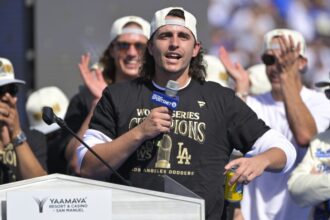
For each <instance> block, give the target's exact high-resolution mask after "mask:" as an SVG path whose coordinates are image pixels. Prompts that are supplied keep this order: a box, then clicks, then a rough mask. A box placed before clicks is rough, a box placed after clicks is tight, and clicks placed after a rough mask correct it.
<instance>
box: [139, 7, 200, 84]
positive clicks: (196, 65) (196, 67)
mask: <svg viewBox="0 0 330 220" xmlns="http://www.w3.org/2000/svg"><path fill="white" fill-rule="evenodd" d="M168 15H170V16H175V17H179V18H182V19H185V17H184V13H183V11H182V10H180V9H173V10H171V11H170V12H169V13H168ZM154 35H155V34H153V35H152V36H151V37H150V39H149V41H148V44H151V42H152V39H153V37H154ZM203 55H204V49H203V48H202V46H201V48H200V50H199V52H198V54H197V56H196V57H193V58H192V59H191V60H190V65H189V76H190V77H191V78H193V79H196V80H197V81H199V82H201V83H203V82H205V77H206V70H205V66H204V64H203ZM140 74H141V77H142V78H143V79H144V80H151V79H153V77H154V75H155V59H154V58H153V56H151V54H150V53H149V51H148V50H146V52H145V53H144V57H143V65H142V67H141V70H140Z"/></svg>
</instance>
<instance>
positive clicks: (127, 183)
mask: <svg viewBox="0 0 330 220" xmlns="http://www.w3.org/2000/svg"><path fill="white" fill-rule="evenodd" d="M54 119H55V122H56V123H57V124H58V125H59V126H60V127H61V128H64V129H65V130H67V131H68V132H69V133H70V134H71V135H72V136H73V137H75V138H76V139H77V140H78V141H79V142H80V143H82V144H83V145H84V146H85V147H86V148H87V149H88V150H89V151H90V152H91V153H92V154H93V155H94V156H95V157H96V158H97V159H98V160H99V161H101V162H102V163H103V165H104V166H106V167H107V168H108V169H109V170H110V171H111V172H112V173H113V174H115V175H116V176H117V177H118V178H119V179H120V180H121V181H122V182H123V183H124V184H126V185H127V186H133V185H132V183H131V182H129V181H128V180H126V179H125V178H124V177H122V175H120V174H119V173H118V172H117V171H116V170H115V169H114V168H113V167H112V166H110V165H109V164H108V163H107V162H106V161H105V160H103V159H102V157H100V156H99V155H98V154H97V153H96V152H95V151H94V150H93V149H92V148H91V147H90V146H88V145H87V144H86V143H85V142H84V141H83V140H82V139H81V138H80V137H79V136H78V135H77V134H76V133H74V132H73V131H72V130H71V128H69V126H68V125H67V124H66V123H65V121H64V120H63V119H61V118H59V117H57V116H56V115H55V114H54Z"/></svg>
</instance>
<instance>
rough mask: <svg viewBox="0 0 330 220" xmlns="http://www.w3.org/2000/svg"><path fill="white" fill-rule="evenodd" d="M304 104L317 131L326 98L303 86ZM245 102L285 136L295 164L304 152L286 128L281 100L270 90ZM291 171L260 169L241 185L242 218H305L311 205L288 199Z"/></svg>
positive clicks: (326, 110)
mask: <svg viewBox="0 0 330 220" xmlns="http://www.w3.org/2000/svg"><path fill="white" fill-rule="evenodd" d="M300 95H301V97H302V99H303V101H304V103H305V104H306V106H307V108H308V109H309V110H310V112H311V113H312V115H313V117H314V120H315V121H316V125H317V129H318V132H322V131H324V130H325V129H327V128H328V126H329V122H330V101H329V100H328V99H327V98H326V97H325V95H324V94H323V93H319V92H316V91H314V90H310V89H307V88H305V87H304V88H303V89H302V91H301V93H300ZM246 103H247V104H248V105H249V106H250V107H251V108H252V109H253V110H254V111H255V112H256V113H257V115H258V117H259V118H261V119H263V120H264V121H265V123H266V124H267V125H268V126H270V127H271V128H273V129H275V130H277V131H279V132H280V133H282V134H283V135H284V136H285V137H286V138H288V139H289V140H290V141H291V143H292V144H293V145H294V146H295V148H296V150H297V160H296V164H297V163H299V162H300V161H301V160H302V158H303V157H304V155H305V153H306V149H303V148H301V147H299V146H298V145H297V143H296V141H295V140H294V137H293V134H292V132H291V130H290V127H289V124H288V121H287V118H286V114H285V109H284V103H283V102H277V101H275V100H274V99H273V98H272V95H271V94H270V93H265V94H262V95H259V96H256V97H248V98H247V101H246ZM290 173H291V172H286V173H271V172H264V173H263V174H262V175H261V176H260V177H258V178H256V179H255V180H254V181H252V182H251V183H250V184H249V185H247V186H245V188H244V198H243V200H242V202H241V208H242V212H243V216H244V218H245V220H249V219H251V220H256V219H262V220H263V219H266V220H269V219H274V220H282V219H283V220H288V219H299V220H304V219H308V216H309V212H310V209H311V207H305V208H301V207H299V206H298V205H297V204H295V203H294V201H293V200H292V198H291V196H290V194H289V192H288V188H287V182H288V178H289V176H290Z"/></svg>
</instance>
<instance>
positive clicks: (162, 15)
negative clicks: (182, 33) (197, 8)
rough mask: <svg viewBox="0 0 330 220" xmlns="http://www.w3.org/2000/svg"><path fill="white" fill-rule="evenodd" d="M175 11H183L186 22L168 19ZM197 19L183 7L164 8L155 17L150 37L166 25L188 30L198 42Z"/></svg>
mask: <svg viewBox="0 0 330 220" xmlns="http://www.w3.org/2000/svg"><path fill="white" fill-rule="evenodd" d="M174 9H178V10H181V11H182V12H183V14H184V20H182V19H166V16H167V15H168V13H169V12H170V11H172V10H174ZM196 24H197V21H196V18H195V16H194V15H193V14H191V13H190V12H188V11H186V10H184V9H183V8H182V7H169V8H164V9H161V10H159V11H156V13H155V15H154V17H153V18H152V21H151V32H150V36H151V35H153V34H154V33H155V32H156V31H157V29H158V28H160V27H162V26H164V25H180V26H184V27H186V28H188V29H189V30H190V31H191V33H192V34H193V35H194V37H195V40H197V31H196Z"/></svg>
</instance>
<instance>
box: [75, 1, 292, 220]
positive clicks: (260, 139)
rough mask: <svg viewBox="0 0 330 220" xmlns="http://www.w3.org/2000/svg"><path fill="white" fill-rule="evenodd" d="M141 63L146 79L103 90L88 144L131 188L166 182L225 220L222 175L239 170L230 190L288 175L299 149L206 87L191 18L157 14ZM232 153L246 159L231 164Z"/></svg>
mask: <svg viewBox="0 0 330 220" xmlns="http://www.w3.org/2000/svg"><path fill="white" fill-rule="evenodd" d="M144 59H145V60H144V65H143V67H142V70H141V78H138V79H136V80H133V81H131V82H125V83H117V84H114V85H110V86H109V87H108V88H106V89H105V91H104V92H103V96H102V98H101V100H100V101H99V103H98V104H97V106H96V108H95V111H94V115H93V117H92V120H91V123H90V126H89V129H88V130H87V131H86V133H85V136H84V140H85V142H86V143H87V144H88V145H90V146H92V147H93V149H94V150H95V151H96V152H97V153H98V154H99V155H100V156H101V157H102V158H103V159H104V160H105V161H106V162H107V163H108V164H110V165H111V166H113V167H114V168H115V169H117V170H118V172H119V173H120V174H121V175H122V176H123V177H124V178H126V179H128V180H130V181H131V182H132V183H133V185H134V186H142V187H145V188H148V184H152V179H153V178H154V177H156V176H158V175H163V174H166V175H168V176H170V177H172V178H173V179H174V180H176V181H177V182H179V183H180V184H182V185H183V186H185V187H187V188H188V189H190V190H191V191H192V192H194V193H196V194H197V195H199V196H200V197H202V198H203V199H204V200H205V202H206V208H205V210H206V213H205V216H206V219H209V220H210V219H220V218H221V215H222V210H223V206H224V197H223V182H224V172H225V171H227V170H229V169H230V168H232V167H238V168H237V170H236V173H235V175H234V176H233V178H232V179H231V183H233V182H235V181H238V182H244V183H246V184H247V183H249V182H250V181H252V180H253V179H254V178H256V177H257V176H259V175H261V174H262V172H263V171H264V170H266V169H267V170H272V171H277V172H286V171H287V170H288V169H290V168H291V166H292V165H293V162H294V160H295V158H296V152H295V150H294V147H293V146H292V145H291V144H290V143H289V142H288V141H287V140H286V139H285V138H284V137H283V136H282V135H281V134H279V133H277V132H276V131H274V130H271V129H270V128H269V127H267V126H266V125H265V123H264V122H263V121H262V120H259V119H258V118H257V115H256V114H255V113H254V112H253V111H252V110H251V109H250V108H249V107H247V105H245V103H244V102H243V101H241V99H240V98H238V97H236V96H235V93H234V92H233V91H232V90H230V89H227V88H224V87H222V86H221V85H220V84H217V83H214V82H205V76H206V73H205V67H204V65H203V64H202V61H203V53H202V46H201V43H200V42H199V41H198V38H197V33H196V19H195V17H194V16H193V15H192V14H191V13H189V12H187V11H186V10H184V9H183V8H178V7H173V8H165V9H162V10H159V11H157V12H156V13H155V15H154V18H153V20H152V22H151V37H150V40H149V41H148V49H147V52H146V54H145V57H144ZM169 82H170V83H169ZM171 83H172V84H174V86H171V85H169V84H171ZM175 84H177V86H176V85H175ZM164 92H165V94H164ZM171 92H173V93H171ZM170 93H171V94H170ZM233 148H236V149H237V150H240V151H241V152H242V153H244V154H246V155H247V156H246V157H244V158H240V159H236V160H233V161H231V162H229V156H230V154H231V152H232V150H233ZM77 153H78V163H79V164H78V165H79V166H80V170H81V174H82V176H85V177H89V178H94V179H101V180H107V179H108V177H109V175H110V174H109V170H108V168H107V167H106V166H105V165H104V164H103V163H101V162H100V161H99V160H98V159H97V158H96V157H94V155H92V154H91V152H90V151H87V149H86V148H84V147H83V146H80V147H79V148H78V150H77ZM228 162H229V163H228ZM110 178H111V181H112V182H116V176H115V175H112V176H111V177H110Z"/></svg>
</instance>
